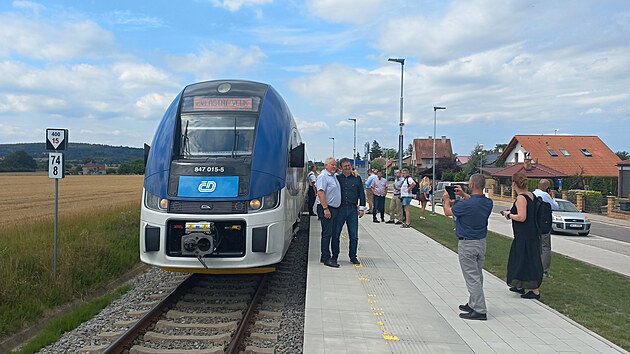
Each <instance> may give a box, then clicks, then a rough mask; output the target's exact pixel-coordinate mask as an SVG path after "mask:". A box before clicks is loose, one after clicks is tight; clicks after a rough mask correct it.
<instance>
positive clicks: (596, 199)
mask: <svg viewBox="0 0 630 354" xmlns="http://www.w3.org/2000/svg"><path fill="white" fill-rule="evenodd" d="M578 192H581V193H582V195H583V196H584V211H585V212H587V213H597V214H599V213H601V212H602V206H604V205H606V203H607V200H606V198H605V197H604V196H603V195H602V193H601V192H600V191H585V190H579V189H573V190H569V191H568V192H567V199H568V200H569V201H570V202H572V203H573V204H576V205H577V193H578Z"/></svg>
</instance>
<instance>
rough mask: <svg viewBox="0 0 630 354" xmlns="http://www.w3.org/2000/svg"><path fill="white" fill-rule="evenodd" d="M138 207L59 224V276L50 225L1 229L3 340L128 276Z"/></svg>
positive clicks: (0, 318)
mask: <svg viewBox="0 0 630 354" xmlns="http://www.w3.org/2000/svg"><path fill="white" fill-rule="evenodd" d="M139 222H140V207H139V205H138V203H133V204H129V205H122V206H118V207H116V208H111V209H107V210H85V211H84V212H82V213H77V214H74V215H72V216H67V217H61V218H60V220H59V241H58V262H57V274H56V276H55V275H53V254H54V252H53V237H52V235H53V225H52V222H40V223H37V222H35V223H30V224H29V223H23V224H22V225H20V226H19V227H13V228H2V229H1V230H0V234H2V237H0V337H3V336H8V335H11V334H14V333H17V332H18V331H19V330H21V329H22V327H24V326H28V325H30V324H32V323H34V322H36V321H39V319H41V318H42V316H44V314H45V313H46V312H48V311H49V310H51V309H54V308H56V307H58V306H59V305H62V304H66V303H69V302H71V301H73V300H76V299H82V298H85V297H87V296H88V295H89V294H91V293H93V292H94V291H95V290H96V289H98V288H100V287H102V286H105V285H106V284H108V283H110V282H111V281H112V280H114V279H117V278H118V277H120V276H121V275H123V274H125V273H126V272H128V271H129V270H130V269H131V268H132V267H133V266H134V265H135V264H136V263H137V262H138V254H139V251H138V249H139V246H138V229H139Z"/></svg>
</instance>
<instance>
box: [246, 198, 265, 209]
mask: <svg viewBox="0 0 630 354" xmlns="http://www.w3.org/2000/svg"><path fill="white" fill-rule="evenodd" d="M261 206H262V203H261V202H260V199H252V200H250V201H249V208H250V209H251V210H258V209H260V207H261Z"/></svg>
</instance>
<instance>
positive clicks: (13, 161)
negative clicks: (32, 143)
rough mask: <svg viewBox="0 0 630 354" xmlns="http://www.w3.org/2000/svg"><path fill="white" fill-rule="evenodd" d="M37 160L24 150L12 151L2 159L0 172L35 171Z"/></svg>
mask: <svg viewBox="0 0 630 354" xmlns="http://www.w3.org/2000/svg"><path fill="white" fill-rule="evenodd" d="M36 168H37V162H35V160H33V158H32V157H31V155H29V154H27V153H26V151H24V150H18V151H16V152H12V153H10V154H8V155H7V156H5V157H4V159H3V160H2V161H0V172H33V171H35V169H36Z"/></svg>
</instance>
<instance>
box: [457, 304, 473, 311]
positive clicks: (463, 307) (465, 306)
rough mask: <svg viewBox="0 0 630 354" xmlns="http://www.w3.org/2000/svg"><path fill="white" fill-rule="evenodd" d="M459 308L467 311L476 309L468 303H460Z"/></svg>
mask: <svg viewBox="0 0 630 354" xmlns="http://www.w3.org/2000/svg"><path fill="white" fill-rule="evenodd" d="M459 309H460V310H462V311H465V312H473V311H474V310H473V309H472V307H470V306H468V304H466V305H459Z"/></svg>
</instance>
